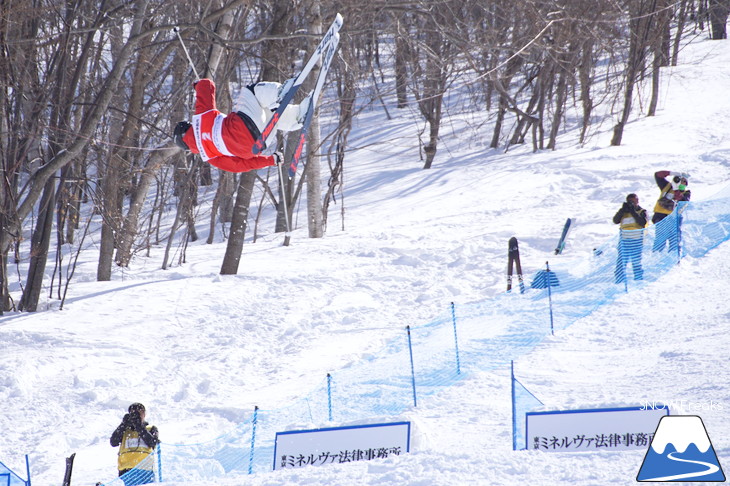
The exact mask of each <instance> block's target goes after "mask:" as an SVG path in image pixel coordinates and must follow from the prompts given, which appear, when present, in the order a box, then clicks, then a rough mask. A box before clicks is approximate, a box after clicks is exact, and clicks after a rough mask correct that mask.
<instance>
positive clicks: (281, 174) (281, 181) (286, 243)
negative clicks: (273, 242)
mask: <svg viewBox="0 0 730 486" xmlns="http://www.w3.org/2000/svg"><path fill="white" fill-rule="evenodd" d="M282 157H283V155H282ZM282 162H283V161H279V162H278V163H277V164H276V166H277V168H278V169H279V186H280V187H281V203H282V204H283V205H284V221H286V233H285V235H284V246H289V240H290V239H291V223H289V209H288V208H287V204H286V197H287V194H286V193H287V190H286V185H285V184H284V169H282V168H281V166H282V165H283V163H282Z"/></svg>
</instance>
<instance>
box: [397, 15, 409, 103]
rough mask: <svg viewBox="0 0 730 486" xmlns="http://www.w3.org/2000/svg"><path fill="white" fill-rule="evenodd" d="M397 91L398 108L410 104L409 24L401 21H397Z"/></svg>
mask: <svg viewBox="0 0 730 486" xmlns="http://www.w3.org/2000/svg"><path fill="white" fill-rule="evenodd" d="M395 29H396V31H395V92H396V97H397V99H398V104H397V105H396V106H397V107H398V108H405V107H406V106H408V91H407V89H408V62H409V60H408V56H409V52H410V50H409V49H408V42H407V41H406V40H405V36H406V35H408V32H407V30H408V26H407V24H405V23H401V22H400V21H398V20H396V21H395Z"/></svg>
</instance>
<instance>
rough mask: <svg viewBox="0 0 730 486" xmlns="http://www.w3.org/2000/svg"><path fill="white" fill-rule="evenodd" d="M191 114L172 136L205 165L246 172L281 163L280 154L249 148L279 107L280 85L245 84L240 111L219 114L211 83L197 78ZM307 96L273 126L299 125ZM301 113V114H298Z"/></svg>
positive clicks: (306, 102) (267, 83) (295, 128)
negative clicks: (200, 158)
mask: <svg viewBox="0 0 730 486" xmlns="http://www.w3.org/2000/svg"><path fill="white" fill-rule="evenodd" d="M194 86H195V115H193V119H192V124H191V123H189V122H187V121H181V122H180V123H178V124H177V126H176V127H175V132H174V135H173V138H174V140H175V143H176V144H177V145H178V146H179V147H180V148H182V149H184V150H190V151H191V152H193V153H196V154H200V156H201V157H202V158H203V160H205V161H207V162H208V163H209V164H211V165H213V166H215V167H218V168H219V169H223V170H225V171H228V172H246V171H249V170H256V169H261V168H263V167H268V166H271V165H274V164H275V163H277V162H279V163H280V162H281V155H280V154H278V153H276V154H274V155H268V156H267V155H254V154H253V152H252V151H251V147H252V146H253V144H254V142H255V141H256V140H257V139H258V138H259V137H260V136H261V130H263V128H264V126H265V125H266V123H267V122H268V120H269V119H270V118H271V116H272V111H274V110H276V109H277V108H278V107H279V102H278V95H279V91H280V90H281V85H280V84H279V83H274V82H260V83H255V84H251V85H249V86H247V87H246V88H244V89H243V90H242V92H241V95H240V97H239V105H240V108H241V109H240V110H239V111H235V112H232V113H229V114H228V115H224V114H222V113H221V112H220V111H218V110H217V108H216V103H215V83H214V82H213V81H212V80H210V79H201V80H200V81H197V82H196V83H195V84H194ZM308 101H309V100H308V99H307V100H305V102H304V103H302V104H301V105H293V104H292V105H289V106H287V107H286V109H285V110H284V112H283V114H282V116H281V117H280V118H279V121H278V123H277V125H276V128H277V129H278V130H282V131H285V132H289V131H293V130H298V129H299V128H301V123H300V122H299V119H300V118H303V116H304V115H305V114H306V111H307V106H308ZM300 112H301V115H300Z"/></svg>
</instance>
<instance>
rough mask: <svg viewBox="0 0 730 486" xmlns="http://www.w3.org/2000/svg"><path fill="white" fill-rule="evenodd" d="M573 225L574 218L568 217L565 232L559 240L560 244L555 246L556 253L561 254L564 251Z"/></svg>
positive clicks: (564, 227)
mask: <svg viewBox="0 0 730 486" xmlns="http://www.w3.org/2000/svg"><path fill="white" fill-rule="evenodd" d="M572 227H573V218H568V219H567V220H566V221H565V226H563V233H562V234H561V235H560V240H558V246H556V247H555V254H556V255H560V254H561V253H563V249H564V248H565V239H566V238H567V237H568V233H570V230H571V229H572Z"/></svg>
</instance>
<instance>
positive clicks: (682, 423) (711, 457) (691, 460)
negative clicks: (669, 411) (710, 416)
mask: <svg viewBox="0 0 730 486" xmlns="http://www.w3.org/2000/svg"><path fill="white" fill-rule="evenodd" d="M636 480H637V481H642V482H643V481H656V482H663V481H667V482H669V481H711V482H723V481H725V474H724V473H723V472H722V467H721V466H720V462H719V461H718V460H717V455H716V454H715V449H714V448H713V447H712V443H711V442H710V436H709V435H707V430H705V424H704V423H702V419H701V418H699V417H698V416H696V415H667V416H665V417H662V418H661V420H659V426H658V427H657V429H656V432H655V433H654V438H653V439H652V441H651V445H649V450H648V451H647V452H646V456H644V462H643V463H642V464H641V469H640V470H639V474H638V475H637V476H636Z"/></svg>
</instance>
